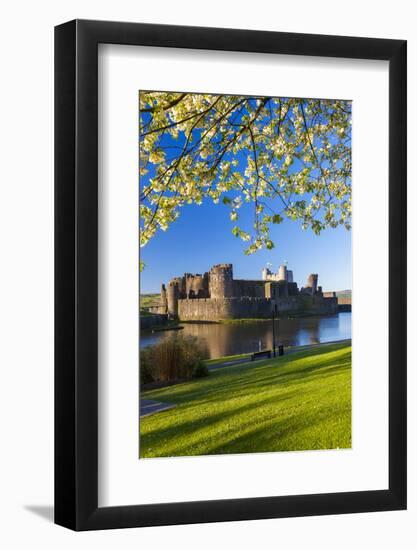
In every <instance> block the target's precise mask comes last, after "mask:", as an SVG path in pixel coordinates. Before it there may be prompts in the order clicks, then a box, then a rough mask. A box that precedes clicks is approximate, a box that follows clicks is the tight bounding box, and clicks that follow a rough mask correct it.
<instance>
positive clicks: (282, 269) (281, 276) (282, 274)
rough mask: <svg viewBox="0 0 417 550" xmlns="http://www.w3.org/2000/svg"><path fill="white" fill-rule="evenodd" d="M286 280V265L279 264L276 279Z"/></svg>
mask: <svg viewBox="0 0 417 550" xmlns="http://www.w3.org/2000/svg"><path fill="white" fill-rule="evenodd" d="M287 280H288V272H287V266H286V265H280V266H279V269H278V281H287Z"/></svg>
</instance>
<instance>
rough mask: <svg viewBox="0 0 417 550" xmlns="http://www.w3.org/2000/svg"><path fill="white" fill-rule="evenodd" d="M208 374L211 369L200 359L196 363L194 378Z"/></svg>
mask: <svg viewBox="0 0 417 550" xmlns="http://www.w3.org/2000/svg"><path fill="white" fill-rule="evenodd" d="M208 374H209V370H208V368H207V365H206V364H205V363H204V362H203V361H199V362H198V363H196V364H195V365H194V368H193V378H203V377H204V376H208Z"/></svg>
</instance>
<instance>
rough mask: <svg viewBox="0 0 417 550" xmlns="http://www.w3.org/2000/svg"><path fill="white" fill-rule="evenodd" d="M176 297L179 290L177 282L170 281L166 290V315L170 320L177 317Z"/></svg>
mask: <svg viewBox="0 0 417 550" xmlns="http://www.w3.org/2000/svg"><path fill="white" fill-rule="evenodd" d="M178 296H179V288H178V281H176V280H175V279H174V280H172V281H170V282H169V284H168V289H167V307H168V315H169V317H172V318H177V317H178Z"/></svg>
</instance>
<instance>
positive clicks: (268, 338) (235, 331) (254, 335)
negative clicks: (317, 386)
mask: <svg viewBox="0 0 417 550" xmlns="http://www.w3.org/2000/svg"><path fill="white" fill-rule="evenodd" d="M351 316H352V314H351V313H339V314H336V315H329V316H326V317H306V318H303V319H281V320H279V321H276V322H275V323H276V324H275V328H276V334H277V337H276V342H277V344H283V345H284V346H303V345H307V344H318V343H320V342H331V341H333V340H343V339H345V338H350V337H351ZM172 334H178V333H175V332H171V331H167V332H156V333H153V334H142V335H141V339H140V347H145V346H149V345H152V344H156V343H157V342H159V341H160V340H162V339H163V338H167V337H168V336H171V335H172ZM181 334H184V335H187V334H190V335H193V336H196V337H197V338H198V339H199V340H200V342H201V344H202V346H203V348H204V349H205V354H206V357H207V358H208V359H215V358H216V357H222V356H224V355H235V354H238V353H249V352H253V351H257V350H258V349H265V348H272V323H271V322H270V321H262V322H253V323H239V324H229V325H228V324H211V323H201V324H200V323H199V324H188V323H186V324H184V329H183V330H182V331H181Z"/></svg>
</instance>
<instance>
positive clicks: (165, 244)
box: [141, 199, 351, 293]
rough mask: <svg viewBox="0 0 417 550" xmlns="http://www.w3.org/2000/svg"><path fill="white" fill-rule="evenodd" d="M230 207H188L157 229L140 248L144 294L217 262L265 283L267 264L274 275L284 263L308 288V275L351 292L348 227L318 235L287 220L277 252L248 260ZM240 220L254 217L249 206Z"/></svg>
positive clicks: (276, 233)
mask: <svg viewBox="0 0 417 550" xmlns="http://www.w3.org/2000/svg"><path fill="white" fill-rule="evenodd" d="M229 212H230V210H229V208H228V207H227V206H225V205H223V204H221V203H219V204H213V202H212V201H211V200H210V199H206V200H205V202H203V204H202V205H201V206H198V205H187V206H184V207H183V208H182V209H181V214H180V217H179V218H178V220H177V221H176V222H174V223H172V224H171V225H170V227H169V228H168V230H167V231H165V232H163V231H158V233H157V234H156V235H155V236H154V237H153V238H152V239H151V241H150V242H149V243H148V244H147V245H146V246H145V247H143V248H142V249H141V259H142V260H143V261H144V262H145V264H146V267H145V269H144V271H143V272H142V274H141V292H142V293H151V292H159V290H160V285H161V283H167V282H168V281H169V279H170V278H171V277H174V276H178V275H182V274H183V273H185V272H189V273H204V272H205V271H208V270H209V269H210V267H211V266H212V265H214V264H217V263H232V264H233V269H234V277H235V278H237V279H246V278H247V279H258V278H259V279H260V278H261V270H262V268H263V267H265V266H266V263H267V262H270V263H272V268H273V270H274V271H276V270H277V268H278V265H279V264H281V263H282V262H283V261H285V260H286V261H287V262H288V268H289V269H292V270H293V272H294V280H295V281H296V282H298V284H299V286H300V287H301V286H303V285H304V284H305V282H306V279H307V276H308V275H309V273H318V274H319V285H322V286H323V290H345V289H350V288H351V232H350V231H347V230H346V229H344V228H343V227H339V228H336V229H327V230H325V231H323V232H322V233H321V235H320V236H316V235H315V234H314V233H313V232H312V231H311V230H306V231H303V230H302V229H301V223H300V222H294V221H290V220H287V219H286V220H285V221H284V222H283V223H282V224H280V225H275V226H272V227H271V237H272V239H273V241H274V243H275V248H274V249H272V250H261V251H258V252H256V253H255V254H252V255H250V256H246V255H245V254H244V252H243V251H244V249H245V247H246V245H247V243H244V242H242V241H241V240H240V239H239V238H236V237H234V236H233V235H232V233H231V229H232V227H233V225H234V223H233V222H231V221H230V217H229ZM240 218H241V221H244V220H245V218H246V219H247V222H249V220H250V219H251V213H250V211H249V208H248V209H247V211H243V210H241V211H240Z"/></svg>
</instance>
